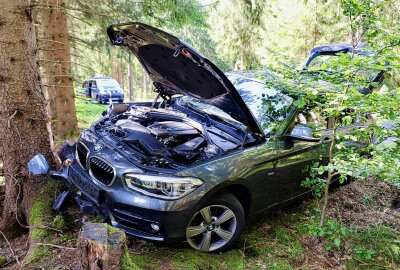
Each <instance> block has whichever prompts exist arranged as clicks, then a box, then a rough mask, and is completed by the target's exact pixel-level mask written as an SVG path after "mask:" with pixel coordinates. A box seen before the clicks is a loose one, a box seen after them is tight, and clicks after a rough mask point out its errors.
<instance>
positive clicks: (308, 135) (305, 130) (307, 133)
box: [286, 124, 320, 142]
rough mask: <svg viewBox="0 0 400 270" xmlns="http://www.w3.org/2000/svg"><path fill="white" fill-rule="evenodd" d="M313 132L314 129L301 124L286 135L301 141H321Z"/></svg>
mask: <svg viewBox="0 0 400 270" xmlns="http://www.w3.org/2000/svg"><path fill="white" fill-rule="evenodd" d="M313 132H314V130H313V129H312V128H311V127H309V126H307V125H301V124H299V125H296V126H294V128H293V130H292V132H291V133H290V134H287V135H286V137H289V138H292V139H295V140H301V141H308V142H319V141H320V138H316V137H314V136H313Z"/></svg>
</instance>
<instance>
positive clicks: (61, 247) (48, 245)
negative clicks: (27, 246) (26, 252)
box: [36, 243, 76, 250]
mask: <svg viewBox="0 0 400 270" xmlns="http://www.w3.org/2000/svg"><path fill="white" fill-rule="evenodd" d="M36 245H38V246H45V247H54V248H60V249H68V250H76V248H74V247H65V246H59V245H54V244H47V243H36Z"/></svg>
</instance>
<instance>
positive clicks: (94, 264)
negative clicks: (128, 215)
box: [77, 223, 126, 270]
mask: <svg viewBox="0 0 400 270" xmlns="http://www.w3.org/2000/svg"><path fill="white" fill-rule="evenodd" d="M125 240H126V236H125V233H124V232H123V231H122V230H119V229H115V228H113V227H110V226H109V225H108V224H106V223H86V224H85V225H83V227H82V229H81V231H80V232H79V238H78V245H77V246H78V259H79V261H78V269H82V270H86V269H90V270H102V269H107V270H109V269H121V258H122V255H123V254H124V251H125Z"/></svg>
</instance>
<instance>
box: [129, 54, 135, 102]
mask: <svg viewBox="0 0 400 270" xmlns="http://www.w3.org/2000/svg"><path fill="white" fill-rule="evenodd" d="M128 72H129V78H128V79H129V99H130V100H133V72H134V71H133V65H132V63H131V62H130V61H129V64H128Z"/></svg>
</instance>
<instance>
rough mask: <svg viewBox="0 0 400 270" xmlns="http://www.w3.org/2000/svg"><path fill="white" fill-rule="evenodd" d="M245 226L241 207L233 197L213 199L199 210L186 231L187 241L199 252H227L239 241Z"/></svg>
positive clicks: (225, 195) (227, 194) (230, 195)
mask: <svg viewBox="0 0 400 270" xmlns="http://www.w3.org/2000/svg"><path fill="white" fill-rule="evenodd" d="M244 224H245V214H244V210H243V207H242V205H241V204H240V202H239V201H238V199H237V198H236V197H235V196H234V195H233V194H232V193H228V192H227V193H224V194H222V195H220V196H218V197H214V198H212V199H211V200H209V201H208V202H207V203H205V204H204V205H203V206H201V207H200V209H199V211H197V212H196V213H195V214H194V215H193V217H192V218H191V220H190V222H189V224H188V225H187V227H186V241H187V242H188V243H189V245H190V246H191V247H192V248H193V249H195V250H199V251H203V252H208V253H220V252H224V251H227V250H228V249H229V248H230V247H232V245H233V244H234V243H235V242H236V240H237V239H238V238H239V236H240V234H241V232H242V230H243V228H244Z"/></svg>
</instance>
